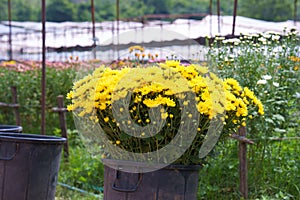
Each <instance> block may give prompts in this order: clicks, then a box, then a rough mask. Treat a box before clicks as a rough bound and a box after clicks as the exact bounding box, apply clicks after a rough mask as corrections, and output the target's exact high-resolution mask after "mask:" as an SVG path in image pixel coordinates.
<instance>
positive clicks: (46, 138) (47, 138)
mask: <svg viewBox="0 0 300 200" xmlns="http://www.w3.org/2000/svg"><path fill="white" fill-rule="evenodd" d="M1 141H13V142H20V143H51V144H62V143H65V142H66V141H67V139H66V138H63V137H57V136H51V135H40V134H29V133H9V132H0V142H1Z"/></svg>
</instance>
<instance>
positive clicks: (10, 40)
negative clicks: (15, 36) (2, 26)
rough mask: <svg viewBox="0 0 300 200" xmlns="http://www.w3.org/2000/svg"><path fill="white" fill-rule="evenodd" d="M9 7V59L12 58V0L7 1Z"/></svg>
mask: <svg viewBox="0 0 300 200" xmlns="http://www.w3.org/2000/svg"><path fill="white" fill-rule="evenodd" d="M7 9H8V27H9V35H8V45H9V50H8V57H9V60H12V59H13V57H12V39H11V34H12V30H11V2H10V0H8V1H7Z"/></svg>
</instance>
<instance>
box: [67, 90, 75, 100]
mask: <svg viewBox="0 0 300 200" xmlns="http://www.w3.org/2000/svg"><path fill="white" fill-rule="evenodd" d="M73 95H74V92H73V91H70V92H69V93H68V94H67V99H72V98H73Z"/></svg>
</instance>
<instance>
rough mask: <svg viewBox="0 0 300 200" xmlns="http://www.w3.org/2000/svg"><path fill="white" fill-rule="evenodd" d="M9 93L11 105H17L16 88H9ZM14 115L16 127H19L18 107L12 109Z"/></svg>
mask: <svg viewBox="0 0 300 200" xmlns="http://www.w3.org/2000/svg"><path fill="white" fill-rule="evenodd" d="M11 93H12V103H13V104H18V95H17V88H16V86H12V87H11ZM13 109H14V113H15V117H16V124H17V125H18V126H20V125H21V119H20V112H19V107H14V108H13Z"/></svg>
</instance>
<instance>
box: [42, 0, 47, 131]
mask: <svg viewBox="0 0 300 200" xmlns="http://www.w3.org/2000/svg"><path fill="white" fill-rule="evenodd" d="M45 24H46V0H42V42H43V43H42V83H41V84H42V98H41V104H42V110H41V115H42V117H41V134H42V135H45V133H46V116H45V115H46V42H45V41H46V30H45V28H46V26H45Z"/></svg>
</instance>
